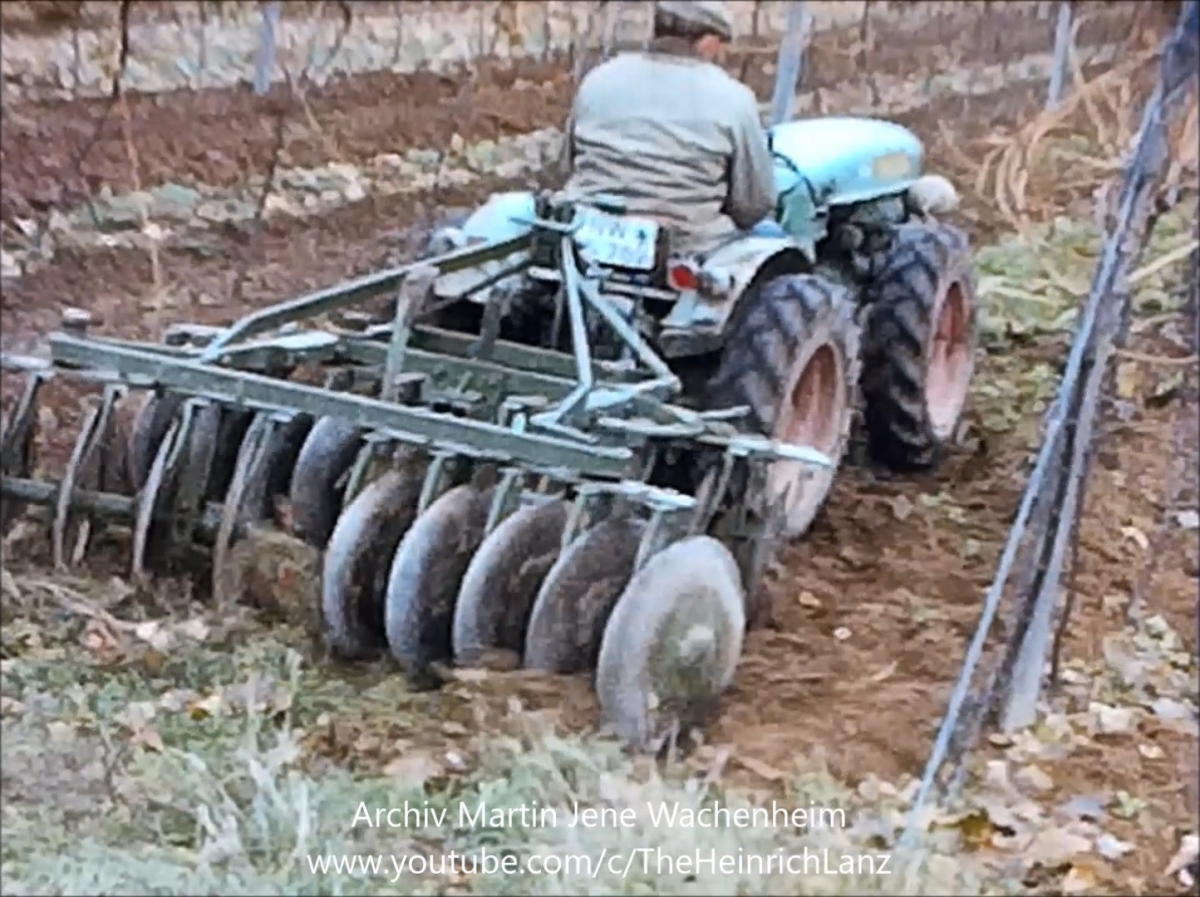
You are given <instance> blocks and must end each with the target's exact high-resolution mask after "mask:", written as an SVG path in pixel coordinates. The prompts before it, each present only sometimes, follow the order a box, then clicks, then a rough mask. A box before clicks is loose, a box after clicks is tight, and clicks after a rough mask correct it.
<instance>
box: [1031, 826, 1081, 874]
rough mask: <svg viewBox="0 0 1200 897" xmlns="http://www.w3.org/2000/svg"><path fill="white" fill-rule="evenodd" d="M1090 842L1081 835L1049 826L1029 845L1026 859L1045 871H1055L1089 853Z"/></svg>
mask: <svg viewBox="0 0 1200 897" xmlns="http://www.w3.org/2000/svg"><path fill="white" fill-rule="evenodd" d="M1091 851H1092V842H1091V841H1090V840H1089V839H1087V838H1085V837H1084V836H1083V835H1077V834H1075V833H1074V832H1068V831H1066V830H1065V829H1061V828H1057V827H1055V826H1050V827H1049V828H1046V829H1044V830H1043V831H1042V832H1041V833H1040V835H1039V836H1038V837H1037V838H1035V839H1034V841H1033V843H1032V844H1031V845H1030V849H1029V853H1028V854H1027V859H1029V861H1030V862H1031V863H1038V864H1040V865H1042V866H1045V867H1046V868H1047V869H1057V868H1059V867H1060V866H1064V865H1066V864H1067V863H1069V862H1071V861H1072V860H1074V859H1075V858H1076V857H1077V856H1080V855H1083V854H1088V853H1091Z"/></svg>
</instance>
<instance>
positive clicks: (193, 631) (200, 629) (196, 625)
mask: <svg viewBox="0 0 1200 897" xmlns="http://www.w3.org/2000/svg"><path fill="white" fill-rule="evenodd" d="M177 628H178V629H179V632H180V633H181V634H183V635H186V636H187V637H188V638H190V639H191V640H192V641H194V642H202V641H204V640H205V639H206V638H208V634H209V632H210V631H211V630H210V629H209V626H208V624H207V623H205V622H204V621H203V620H201V619H200V618H199V617H193V618H192V619H190V620H186V621H184V622H183V623H180V624H179V626H178V627H177Z"/></svg>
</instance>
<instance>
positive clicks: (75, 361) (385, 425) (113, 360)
mask: <svg viewBox="0 0 1200 897" xmlns="http://www.w3.org/2000/svg"><path fill="white" fill-rule="evenodd" d="M385 351H386V349H385ZM50 352H51V355H52V357H53V359H54V361H55V363H57V364H61V365H64V366H75V367H82V368H111V369H114V370H116V371H118V372H119V373H121V374H123V375H125V376H126V377H134V378H139V379H141V380H143V381H145V382H147V383H153V384H155V385H159V386H163V387H166V388H168V389H171V390H174V391H176V392H180V393H185V394H189V395H210V396H214V397H220V398H221V400H222V401H227V402H228V403H230V404H233V405H243V406H244V405H246V404H256V405H260V406H262V407H271V408H278V409H281V410H292V411H303V412H307V413H309V414H312V415H314V416H318V417H326V416H328V417H336V418H341V419H343V420H345V421H346V422H347V423H349V424H352V425H354V426H359V427H366V428H370V429H383V430H393V431H397V432H406V433H420V434H422V435H421V437H415V436H414V437H413V440H414V441H418V440H419V441H420V442H423V443H427V442H448V443H455V444H464V445H470V446H476V447H479V448H481V449H482V448H484V447H486V450H487V452H488V453H490V454H492V455H494V456H495V457H496V458H497V460H507V459H508V458H510V457H521V458H524V459H528V461H529V462H531V463H535V464H539V465H543V466H546V467H555V468H568V469H572V470H578V471H580V472H582V473H585V474H589V475H592V476H597V477H603V478H606V479H622V478H624V477H625V476H627V475H635V474H634V471H633V470H632V462H633V460H634V455H633V452H631V451H630V450H629V449H627V448H621V447H614V446H601V445H583V444H580V443H578V442H573V441H571V440H568V439H561V438H558V437H554V436H543V435H540V434H536V433H516V432H514V431H512V430H509V429H507V428H505V427H502V426H499V425H497V424H491V423H486V422H483V421H477V420H471V419H469V418H458V417H451V416H449V415H444V414H438V413H436V412H432V411H427V410H425V409H423V408H412V407H405V406H401V405H393V404H389V403H387V402H381V401H379V400H377V399H370V398H366V397H363V396H357V395H353V394H348V393H334V392H329V391H327V390H323V389H319V388H317V387H313V386H307V385H305V384H300V383H292V382H289V381H285V380H277V379H274V378H271V377H265V376H263V375H261V374H255V373H251V372H248V371H236V370H229V369H226V368H219V367H214V366H212V365H209V364H204V363H203V359H201V360H197V361H185V360H176V359H168V358H164V357H163V356H162V355H160V354H157V353H155V352H148V351H145V350H138V349H131V348H125V347H118V346H113V345H103V344H100V343H98V342H97V341H95V340H89V339H80V338H77V337H73V336H69V335H67V334H64V333H56V334H53V335H51V337H50Z"/></svg>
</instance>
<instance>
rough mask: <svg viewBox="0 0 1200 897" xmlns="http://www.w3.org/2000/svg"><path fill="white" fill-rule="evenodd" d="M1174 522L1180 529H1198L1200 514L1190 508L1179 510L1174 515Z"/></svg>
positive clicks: (1199, 526) (1199, 527)
mask: <svg viewBox="0 0 1200 897" xmlns="http://www.w3.org/2000/svg"><path fill="white" fill-rule="evenodd" d="M1175 522H1176V523H1177V524H1179V528H1180V529H1182V530H1189V531H1190V530H1194V529H1200V514H1197V513H1196V512H1195V511H1193V510H1191V509H1189V510H1186V511H1180V512H1179V513H1177V514H1176V515H1175Z"/></svg>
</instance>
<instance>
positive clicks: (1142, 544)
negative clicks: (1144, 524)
mask: <svg viewBox="0 0 1200 897" xmlns="http://www.w3.org/2000/svg"><path fill="white" fill-rule="evenodd" d="M1121 535H1122V536H1124V537H1125V538H1126V539H1129V540H1130V541H1131V542H1133V543H1134V544H1136V545H1137V547H1138V548H1140V549H1142V551H1149V550H1150V540H1149V539H1148V538H1146V534H1145V533H1144V532H1142V531H1141V530H1140V529H1138V528H1137V527H1136V526H1123V527H1121Z"/></svg>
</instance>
